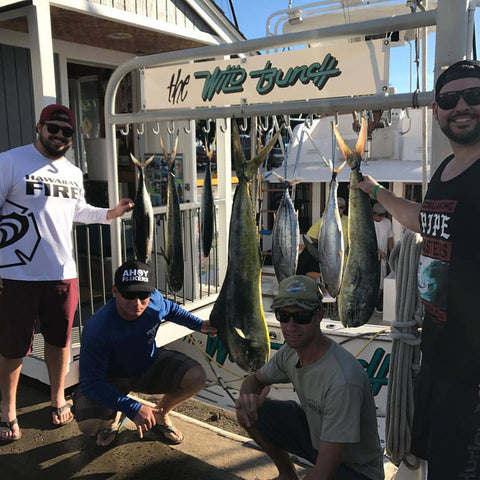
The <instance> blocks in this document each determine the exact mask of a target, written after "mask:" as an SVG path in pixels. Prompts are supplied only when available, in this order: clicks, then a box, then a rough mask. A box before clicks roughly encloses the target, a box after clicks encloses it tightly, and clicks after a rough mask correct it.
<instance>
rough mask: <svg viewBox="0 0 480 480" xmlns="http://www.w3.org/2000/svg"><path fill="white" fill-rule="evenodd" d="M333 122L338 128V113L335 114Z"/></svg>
mask: <svg viewBox="0 0 480 480" xmlns="http://www.w3.org/2000/svg"><path fill="white" fill-rule="evenodd" d="M334 119H335V120H334V122H335V126H336V127H338V124H339V122H340V119H339V118H338V112H336V113H335V116H334Z"/></svg>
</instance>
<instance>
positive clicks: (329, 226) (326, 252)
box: [318, 160, 345, 297]
mask: <svg viewBox="0 0 480 480" xmlns="http://www.w3.org/2000/svg"><path fill="white" fill-rule="evenodd" d="M328 163H329V166H330V170H331V172H332V179H331V180H330V195H329V197H328V200H327V206H326V207H325V211H324V212H323V216H322V224H321V225H320V230H319V232H318V253H319V263H320V271H321V272H322V278H323V282H324V284H325V287H326V288H327V290H328V293H329V294H330V295H331V296H332V297H336V296H337V295H338V292H339V291H340V285H341V283H342V272H343V259H344V245H343V233H342V222H341V219H340V213H339V212H338V200H337V190H338V180H337V174H338V172H340V170H341V169H342V168H343V166H344V165H345V162H343V163H342V164H341V165H340V166H339V167H338V168H334V167H333V162H332V160H328Z"/></svg>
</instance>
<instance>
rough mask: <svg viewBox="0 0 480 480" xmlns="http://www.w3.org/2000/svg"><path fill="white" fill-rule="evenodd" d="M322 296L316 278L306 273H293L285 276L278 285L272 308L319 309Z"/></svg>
mask: <svg viewBox="0 0 480 480" xmlns="http://www.w3.org/2000/svg"><path fill="white" fill-rule="evenodd" d="M322 297H323V296H322V292H321V290H320V288H319V287H318V285H317V282H316V281H315V280H313V279H311V278H310V277H307V276H306V275H293V276H291V277H288V278H285V279H284V280H282V281H281V282H280V284H279V285H278V293H277V296H276V297H275V298H274V299H273V303H272V310H276V309H277V308H283V307H297V308H302V309H303V310H317V309H319V308H320V307H321V305H322Z"/></svg>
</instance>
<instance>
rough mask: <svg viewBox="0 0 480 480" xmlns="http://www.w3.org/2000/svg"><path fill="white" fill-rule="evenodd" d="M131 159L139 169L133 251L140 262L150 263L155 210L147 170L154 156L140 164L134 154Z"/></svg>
mask: <svg viewBox="0 0 480 480" xmlns="http://www.w3.org/2000/svg"><path fill="white" fill-rule="evenodd" d="M130 158H131V159H132V162H133V164H134V165H135V166H136V167H137V168H138V181H137V193H136V196H135V206H134V207H133V212H132V227H133V250H134V252H135V257H136V259H137V260H138V261H140V262H144V263H148V262H149V261H150V257H151V255H152V244H153V208H152V202H151V201H150V194H149V193H148V191H147V187H146V186H145V168H147V167H148V165H150V162H151V161H152V160H153V155H152V156H151V157H150V158H148V159H147V160H145V162H143V163H140V162H139V161H138V160H137V159H136V158H135V157H134V156H133V155H132V154H130Z"/></svg>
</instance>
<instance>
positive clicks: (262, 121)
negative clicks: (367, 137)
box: [120, 109, 392, 135]
mask: <svg viewBox="0 0 480 480" xmlns="http://www.w3.org/2000/svg"><path fill="white" fill-rule="evenodd" d="M353 115H354V118H358V116H359V112H353ZM365 116H366V117H367V119H368V120H369V121H372V122H373V121H374V112H373V110H367V111H366V113H365ZM283 118H284V120H285V123H286V124H287V125H290V115H284V116H283ZM297 120H304V121H305V126H306V127H307V128H308V129H310V128H312V126H313V120H314V114H313V113H311V114H309V115H308V116H306V117H305V119H302V118H298V119H297ZM211 123H212V120H211V119H210V118H209V119H208V120H207V121H206V126H203V127H202V131H203V132H204V133H206V134H208V133H210V129H211ZM275 123H276V122H275V121H274V120H273V121H272V125H271V126H270V117H268V116H267V117H259V122H258V127H259V128H260V129H261V130H262V131H263V132H268V131H270V130H272V129H273V128H274V126H275ZM334 123H335V126H337V127H338V123H339V114H338V113H335V115H334ZM391 124H392V110H391V109H389V110H386V125H387V126H390V125H391ZM239 128H240V130H241V131H242V133H245V132H246V131H247V130H248V120H247V118H246V117H244V118H243V119H242V123H240V124H239ZM183 130H184V132H185V133H186V134H189V133H191V132H192V128H191V127H190V128H187V127H183ZM220 130H221V132H222V133H226V131H227V119H226V118H224V119H223V125H220ZM167 131H168V133H169V134H173V133H174V132H175V122H173V121H169V122H168V124H167ZM129 132H130V125H129V124H126V125H125V128H122V129H120V133H121V134H122V135H128V134H129ZM136 132H137V135H143V134H144V133H145V125H144V123H141V124H140V128H136ZM152 132H153V133H154V134H155V135H158V134H159V133H160V123H159V122H156V123H155V126H154V127H152Z"/></svg>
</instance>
